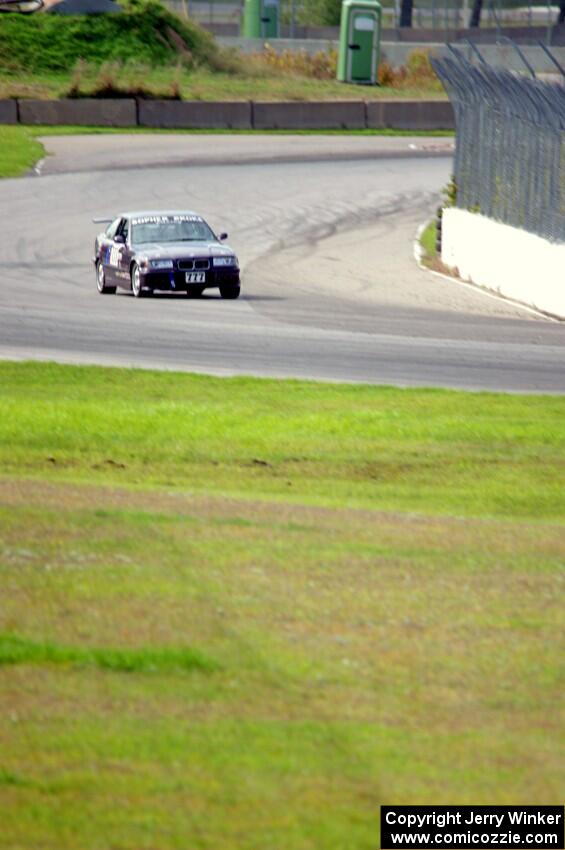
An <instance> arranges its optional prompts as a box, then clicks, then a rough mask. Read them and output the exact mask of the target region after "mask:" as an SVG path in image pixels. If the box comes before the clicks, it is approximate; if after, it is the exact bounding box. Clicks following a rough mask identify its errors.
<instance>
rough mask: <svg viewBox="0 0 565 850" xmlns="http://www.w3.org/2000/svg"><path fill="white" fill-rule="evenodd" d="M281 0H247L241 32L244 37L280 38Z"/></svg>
mask: <svg viewBox="0 0 565 850" xmlns="http://www.w3.org/2000/svg"><path fill="white" fill-rule="evenodd" d="M279 29H280V15H279V0H245V4H244V7H243V20H242V27H241V34H242V36H243V37H244V38H278V37H279Z"/></svg>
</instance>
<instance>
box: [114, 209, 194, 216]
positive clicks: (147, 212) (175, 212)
mask: <svg viewBox="0 0 565 850" xmlns="http://www.w3.org/2000/svg"><path fill="white" fill-rule="evenodd" d="M150 215H155V216H157V215H167V216H173V215H196V216H199V218H201V217H202V216H200V214H199V213H197V212H194V210H134V211H133V212H131V211H130V212H123V213H120V215H119V216H118V217H119V218H144V217H145V216H150Z"/></svg>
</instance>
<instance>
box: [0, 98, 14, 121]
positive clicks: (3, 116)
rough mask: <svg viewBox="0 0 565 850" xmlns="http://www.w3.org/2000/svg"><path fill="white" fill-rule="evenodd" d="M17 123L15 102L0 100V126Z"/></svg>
mask: <svg viewBox="0 0 565 850" xmlns="http://www.w3.org/2000/svg"><path fill="white" fill-rule="evenodd" d="M17 123H18V104H17V103H16V101H15V100H0V124H17Z"/></svg>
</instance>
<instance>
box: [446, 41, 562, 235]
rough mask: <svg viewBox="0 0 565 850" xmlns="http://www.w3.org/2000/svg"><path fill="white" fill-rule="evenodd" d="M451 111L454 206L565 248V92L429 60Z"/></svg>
mask: <svg viewBox="0 0 565 850" xmlns="http://www.w3.org/2000/svg"><path fill="white" fill-rule="evenodd" d="M432 64H433V66H434V68H435V71H436V73H437V74H438V76H439V78H440V80H441V81H442V83H443V85H444V87H445V89H446V91H447V93H448V95H449V98H450V100H451V102H452V104H453V110H454V113H455V124H456V132H457V136H456V148H455V163H454V179H455V184H456V189H457V201H456V204H457V206H458V207H461V208H463V209H468V210H476V211H477V212H481V213H482V214H483V215H486V216H488V217H489V218H493V219H496V220H497V221H501V222H504V223H506V224H510V225H512V226H514V227H520V228H522V229H524V230H528V231H530V232H531V233H536V234H538V235H539V236H543V237H544V238H546V239H551V240H553V241H565V88H564V86H563V85H562V84H560V83H556V82H549V81H544V80H538V79H535V78H533V77H532V78H528V77H525V76H524V75H519V74H516V73H513V72H512V71H507V70H505V69H503V68H494V67H492V66H490V65H487V64H485V63H481V64H479V65H472V64H471V63H470V62H469V61H468V60H467V59H466V58H465V57H464V56H462V55H457V54H454V55H452V56H444V57H442V58H435V59H432Z"/></svg>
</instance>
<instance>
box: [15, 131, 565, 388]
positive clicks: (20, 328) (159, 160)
mask: <svg viewBox="0 0 565 850" xmlns="http://www.w3.org/2000/svg"><path fill="white" fill-rule="evenodd" d="M262 140H263V141H262ZM265 140H266V141H265ZM45 144H46V146H47V147H48V149H49V150H50V151H52V152H54V154H55V155H54V156H53V157H48V158H47V160H46V161H45V163H44V165H43V169H42V173H41V176H30V177H26V178H23V179H20V180H4V181H1V182H0V216H1V221H2V235H1V242H0V245H1V250H0V356H2V357H10V358H22V359H25V358H35V359H53V360H58V361H61V362H77V363H100V364H114V365H123V366H143V367H157V368H167V369H182V370H190V371H201V372H210V373H213V374H219V375H223V374H255V375H270V376H277V377H288V376H293V377H300V378H315V379H323V380H345V381H363V382H370V383H380V384H397V385H403V386H442V387H460V388H467V389H487V390H508V391H514V392H554V393H555V392H557V393H562V392H565V328H564V326H563V324H562V323H559V322H554V321H550V320H548V319H546V318H543V317H540V316H536V315H535V314H533V313H530V312H528V311H526V310H523V309H522V308H520V307H517V306H515V305H512V304H509V303H507V302H504V301H502V300H500V299H497V298H494V297H491V296H489V295H486V294H484V293H482V292H480V291H478V290H476V289H474V288H472V287H466V286H462V285H461V284H458V283H455V282H451V281H448V280H444V279H441V278H439V277H436V276H432V275H430V274H429V273H427V272H424V271H421V270H420V269H419V268H418V267H417V265H416V263H415V261H414V257H413V240H414V236H415V232H416V229H417V226H418V224H420V223H421V222H422V221H424V220H426V218H427V217H429V213H430V210H432V209H433V208H434V207H435V206H436V205H437V201H438V195H439V192H440V189H441V187H442V186H443V185H444V184H445V183H446V182H447V179H448V175H449V173H450V164H451V156H450V150H449V146H450V142H449V141H448V140H441V139H439V140H430V141H429V142H423V141H422V140H418V139H414V140H405V139H380V138H377V137H363V136H356V137H333V136H327V137H320V138H319V139H317V138H316V137H312V136H305V137H298V136H297V137H293V136H267V137H257V136H235V137H228V136H203V135H196V136H192V135H185V136H182V135H180V136H176V135H162V136H131V137H126V136H121V135H116V136H89V137H87V136H85V137H76V138H72V137H61V138H56V137H54V138H49V139H47V140H46V142H45ZM161 207H163V208H165V207H168V208H188V209H195V210H197V211H199V212H200V213H202V214H203V215H204V217H205V218H206V219H207V220H208V221H209V222H210V224H211V225H212V227H213V228H214V229H216V231H217V232H219V231H222V230H227V231H228V232H229V237H230V238H229V241H230V243H231V244H232V245H233V246H234V247H235V248H236V250H237V252H238V255H239V258H240V262H241V265H242V269H243V289H242V297H241V298H240V299H239V300H238V301H223V300H221V299H220V298H219V296H217V295H216V294H215V293H214V292H213V294H209V295H206V296H205V297H203V298H202V299H189V298H186V297H185V296H183V295H162V296H160V295H158V296H155V297H153V298H146V299H141V300H134V299H133V298H132V297H131V296H130V295H128V294H127V293H125V292H124V293H121V294H120V293H118V294H117V295H115V296H101V295H99V294H98V293H97V291H96V286H95V279H94V272H93V268H92V263H91V257H92V243H93V239H94V236H95V234H96V232H97V229H99V228H97V226H96V225H94V224H92V221H91V219H92V217H93V216H96V215H104V214H112V213H117V212H119V211H121V210H127V209H143V208H153V209H158V208H161Z"/></svg>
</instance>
